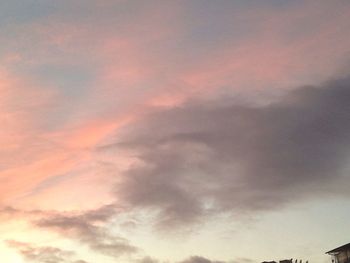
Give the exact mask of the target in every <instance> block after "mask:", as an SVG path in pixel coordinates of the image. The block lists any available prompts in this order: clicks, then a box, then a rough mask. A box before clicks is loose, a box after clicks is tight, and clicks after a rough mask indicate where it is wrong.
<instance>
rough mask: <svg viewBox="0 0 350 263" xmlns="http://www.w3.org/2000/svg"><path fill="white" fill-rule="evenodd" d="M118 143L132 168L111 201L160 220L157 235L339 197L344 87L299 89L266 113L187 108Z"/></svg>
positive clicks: (349, 92)
mask: <svg viewBox="0 0 350 263" xmlns="http://www.w3.org/2000/svg"><path fill="white" fill-rule="evenodd" d="M119 138H120V137H119ZM121 138H122V139H119V141H118V142H117V144H116V145H117V147H119V148H121V147H123V148H124V149H127V150H128V151H132V152H133V154H134V155H135V156H136V157H137V158H138V162H137V163H136V164H135V165H133V166H132V167H131V168H130V169H129V170H128V171H127V173H126V174H125V176H124V182H123V183H122V184H119V185H118V187H117V189H116V193H117V195H118V198H119V200H123V201H125V202H126V203H128V204H129V205H130V206H132V207H139V208H146V209H151V210H152V211H157V213H158V218H159V226H162V227H169V226H179V225H181V226H183V225H186V224H188V223H194V222H197V221H199V220H200V219H201V218H202V217H203V215H205V214H206V213H211V214H214V213H222V212H229V213H234V214H235V215H237V214H255V213H257V212H259V211H266V210H271V209H277V208H279V207H281V206H283V205H286V204H287V203H289V202H295V201H298V200H305V199H306V198H316V197H320V196H322V195H334V194H345V193H346V189H345V188H344V187H342V185H344V183H345V182H346V183H348V182H349V178H348V177H347V176H346V172H345V170H346V168H347V167H346V163H347V161H348V160H349V146H350V79H349V78H344V79H340V80H335V81H331V82H328V83H326V84H324V85H322V86H319V87H301V88H298V89H295V90H293V91H291V92H289V93H287V94H286V95H285V97H284V98H283V99H281V100H280V101H278V102H274V103H271V104H269V105H265V106H252V105H243V104H238V103H235V102H231V103H227V100H225V101H224V100H223V101H217V102H210V103H201V102H192V103H187V104H186V105H183V106H181V107H179V108H174V109H169V110H165V111H159V112H156V113H153V114H150V116H148V118H146V119H144V120H143V121H142V122H139V123H137V124H134V125H133V126H131V127H129V128H128V129H127V130H125V135H124V136H122V137H121Z"/></svg>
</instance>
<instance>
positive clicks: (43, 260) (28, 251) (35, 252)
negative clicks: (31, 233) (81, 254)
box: [6, 240, 88, 263]
mask: <svg viewBox="0 0 350 263" xmlns="http://www.w3.org/2000/svg"><path fill="white" fill-rule="evenodd" d="M6 243H7V245H8V246H9V247H12V248H14V249H16V250H17V251H18V252H19V254H20V255H21V256H22V257H23V258H24V259H25V260H26V262H35V263H88V262H87V261H85V260H73V259H72V257H73V256H74V255H75V253H74V252H72V251H67V250H62V249H60V248H57V247H50V246H35V245H33V244H29V243H23V242H18V241H15V240H7V241H6Z"/></svg>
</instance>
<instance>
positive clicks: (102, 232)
mask: <svg viewBox="0 0 350 263" xmlns="http://www.w3.org/2000/svg"><path fill="white" fill-rule="evenodd" d="M116 213H117V209H116V207H115V206H113V205H107V206H103V207H101V208H99V209H96V210H91V211H86V212H82V213H80V214H75V215H72V214H68V215H65V214H53V215H49V216H46V217H43V218H41V219H40V220H37V221H35V222H34V224H35V225H36V226H38V227H41V228H47V229H50V230H53V231H57V232H59V233H61V234H63V235H64V236H65V237H69V238H72V239H76V240H78V241H79V242H81V243H83V244H86V245H87V246H88V247H89V248H90V249H91V250H92V251H94V252H99V253H102V254H105V255H108V256H112V257H119V256H121V255H124V254H132V253H135V252H137V250H138V249H137V248H136V247H134V246H132V245H131V244H129V241H128V240H127V239H125V238H123V237H121V236H118V235H115V234H113V233H111V231H110V230H109V229H108V227H107V223H108V220H109V219H110V218H111V217H112V216H113V215H115V214H116Z"/></svg>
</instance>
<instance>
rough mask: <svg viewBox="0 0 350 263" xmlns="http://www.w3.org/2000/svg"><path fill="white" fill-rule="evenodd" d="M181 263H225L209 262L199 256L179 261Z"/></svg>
mask: <svg viewBox="0 0 350 263" xmlns="http://www.w3.org/2000/svg"><path fill="white" fill-rule="evenodd" d="M181 263H225V262H223V261H211V260H209V259H207V258H204V257H200V256H192V257H190V258H189V259H186V260H184V261H181Z"/></svg>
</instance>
